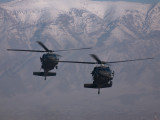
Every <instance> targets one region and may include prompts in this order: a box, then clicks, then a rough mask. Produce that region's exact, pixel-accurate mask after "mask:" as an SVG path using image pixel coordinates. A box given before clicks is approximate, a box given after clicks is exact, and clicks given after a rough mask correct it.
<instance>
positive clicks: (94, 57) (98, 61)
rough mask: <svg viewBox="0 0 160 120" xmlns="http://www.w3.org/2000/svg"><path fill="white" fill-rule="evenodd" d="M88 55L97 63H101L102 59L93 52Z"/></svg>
mask: <svg viewBox="0 0 160 120" xmlns="http://www.w3.org/2000/svg"><path fill="white" fill-rule="evenodd" d="M90 55H91V57H92V58H93V59H95V60H96V61H97V63H98V64H102V61H101V60H100V59H99V58H98V57H97V56H96V55H95V54H90Z"/></svg>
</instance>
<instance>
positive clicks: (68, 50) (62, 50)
mask: <svg viewBox="0 0 160 120" xmlns="http://www.w3.org/2000/svg"><path fill="white" fill-rule="evenodd" d="M83 49H92V47H87V48H78V49H65V50H54V52H61V51H70V50H83Z"/></svg>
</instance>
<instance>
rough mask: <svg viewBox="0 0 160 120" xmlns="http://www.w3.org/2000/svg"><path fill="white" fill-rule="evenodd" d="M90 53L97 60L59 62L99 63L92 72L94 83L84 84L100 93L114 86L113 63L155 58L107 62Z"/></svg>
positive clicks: (85, 86)
mask: <svg viewBox="0 0 160 120" xmlns="http://www.w3.org/2000/svg"><path fill="white" fill-rule="evenodd" d="M90 55H91V57H92V58H93V59H94V60H95V61H96V62H80V61H79V62H78V61H59V62H68V63H82V64H98V65H99V66H96V67H94V69H93V71H92V72H91V74H92V79H93V83H87V84H84V88H95V89H98V94H100V89H101V88H110V87H112V80H113V77H114V71H113V70H111V69H110V65H111V64H114V63H122V62H132V61H140V60H148V59H153V57H151V58H142V59H132V60H121V61H112V62H106V61H101V60H100V59H99V58H98V57H97V56H96V55H95V54H90Z"/></svg>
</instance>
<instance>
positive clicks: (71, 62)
mask: <svg viewBox="0 0 160 120" xmlns="http://www.w3.org/2000/svg"><path fill="white" fill-rule="evenodd" d="M56 62H64V63H81V64H97V63H96V62H80V61H56Z"/></svg>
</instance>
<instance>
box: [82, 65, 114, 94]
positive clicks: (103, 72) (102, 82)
mask: <svg viewBox="0 0 160 120" xmlns="http://www.w3.org/2000/svg"><path fill="white" fill-rule="evenodd" d="M91 74H92V77H93V83H91V84H84V87H85V88H97V89H98V90H99V91H98V94H99V93H100V88H108V87H112V80H113V77H114V71H112V70H111V69H110V67H108V66H98V67H95V68H94V69H93V71H92V73H91Z"/></svg>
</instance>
